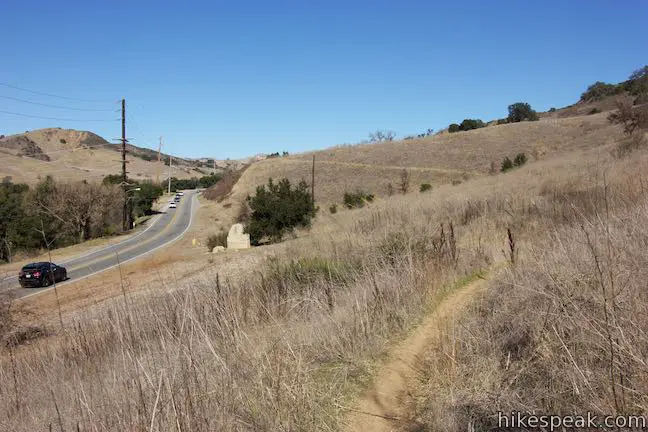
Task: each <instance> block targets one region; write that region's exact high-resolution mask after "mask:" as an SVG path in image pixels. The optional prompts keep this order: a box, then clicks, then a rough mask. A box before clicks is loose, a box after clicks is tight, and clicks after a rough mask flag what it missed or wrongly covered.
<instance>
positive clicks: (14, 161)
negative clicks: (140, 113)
mask: <svg viewBox="0 0 648 432" xmlns="http://www.w3.org/2000/svg"><path fill="white" fill-rule="evenodd" d="M120 151H121V147H120V146H119V145H117V144H111V143H109V142H108V141H106V140H105V139H104V138H102V137H100V136H98V135H96V134H94V133H92V132H87V131H77V130H73V129H60V128H48V129H39V130H34V131H29V132H25V133H24V134H17V135H9V136H6V137H2V138H0V160H2V164H1V165H0V178H5V177H10V178H11V180H12V181H13V182H14V183H27V184H34V183H36V182H37V181H38V178H39V176H40V177H43V176H46V175H52V176H53V177H54V178H56V179H61V180H82V179H97V180H101V179H102V178H103V177H105V176H106V175H108V174H116V173H119V172H120V170H121V162H120V154H119V152H120ZM128 151H129V154H128V156H127V160H128V171H129V176H130V177H132V178H134V179H136V180H147V179H148V180H155V179H156V178H158V176H159V178H160V179H164V178H165V177H166V176H167V173H168V167H167V166H164V165H162V164H160V163H158V162H157V152H155V151H153V150H150V149H146V148H141V147H137V146H133V145H130V144H129V145H128ZM146 159H151V160H150V161H149V160H146ZM173 165H174V166H173V167H172V169H173V172H172V176H174V177H177V178H180V179H184V178H191V177H200V176H202V175H205V174H208V173H211V172H212V171H213V170H210V169H208V168H198V167H196V164H195V163H193V162H191V161H189V160H185V159H181V158H175V157H174V159H173ZM198 170H200V171H198Z"/></svg>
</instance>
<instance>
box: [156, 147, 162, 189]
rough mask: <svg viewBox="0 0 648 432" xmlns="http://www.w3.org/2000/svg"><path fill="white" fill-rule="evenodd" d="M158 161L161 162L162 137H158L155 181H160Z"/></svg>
mask: <svg viewBox="0 0 648 432" xmlns="http://www.w3.org/2000/svg"><path fill="white" fill-rule="evenodd" d="M160 162H162V137H160V145H158V166H157V175H156V177H155V183H158V184H159V183H160Z"/></svg>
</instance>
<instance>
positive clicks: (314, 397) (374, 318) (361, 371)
mask: <svg viewBox="0 0 648 432" xmlns="http://www.w3.org/2000/svg"><path fill="white" fill-rule="evenodd" d="M358 215H359V216H360V217H359V218H348V219H346V220H344V219H342V220H341V221H340V223H341V224H342V225H343V226H344V227H345V230H344V231H343V234H341V235H338V236H336V237H333V236H329V235H328V234H327V232H326V231H324V230H323V231H321V232H320V234H319V235H317V231H316V232H315V234H314V235H313V236H312V237H311V238H306V239H298V241H296V242H294V243H292V244H291V243H288V244H287V245H286V246H287V247H286V248H284V249H283V250H278V251H277V254H276V256H275V257H274V258H272V259H270V260H269V261H268V262H267V263H266V265H265V266H264V267H263V268H262V269H260V270H259V272H258V273H257V274H256V275H253V276H251V277H249V278H247V279H245V280H243V281H240V282H236V283H234V282H229V281H227V280H222V278H221V277H220V276H219V274H218V273H216V271H208V270H205V274H204V278H203V280H202V281H201V282H198V283H193V284H185V283H183V282H182V281H174V282H172V283H170V284H169V285H170V286H169V287H168V290H166V292H161V291H162V290H161V291H160V292H157V293H155V292H153V293H148V294H146V295H141V296H137V295H133V294H130V293H127V292H126V291H125V292H124V295H123V296H121V297H118V298H116V299H114V300H113V301H112V302H111V303H110V304H109V305H105V306H104V307H103V308H101V309H94V310H91V311H88V312H85V313H80V314H77V315H76V316H70V317H66V319H65V320H64V322H65V328H64V329H63V330H60V329H52V330H53V331H56V332H57V334H56V335H55V336H52V337H50V338H48V339H45V340H42V341H40V342H35V343H33V344H31V345H26V346H18V347H13V346H11V347H10V349H5V350H4V351H3V352H2V355H1V356H0V402H1V403H0V430H12V431H35V430H48V429H49V428H50V427H51V428H52V429H53V430H77V428H78V430H82V431H85V430H115V431H124V430H129V431H139V430H142V431H144V430H147V431H148V430H160V431H167V430H182V431H213V430H335V429H337V428H338V427H339V421H340V418H341V413H342V412H343V409H344V408H343V407H345V406H347V405H349V404H350V403H351V402H350V397H351V396H353V394H354V392H355V391H356V390H357V389H358V388H359V387H360V386H362V385H363V382H365V381H366V379H367V378H368V376H369V374H370V371H371V367H372V364H373V361H375V360H376V359H377V358H379V357H380V355H381V354H382V353H383V352H384V350H385V348H386V347H387V346H388V344H389V341H390V340H391V339H392V338H394V337H395V336H397V335H398V334H400V333H402V332H404V331H406V330H407V329H409V328H410V327H411V326H412V325H413V324H414V323H415V322H416V320H417V319H418V318H419V317H420V316H421V315H422V314H423V312H424V310H425V308H426V307H427V305H428V303H429V301H430V299H432V298H433V297H434V296H435V295H436V294H437V292H438V290H439V289H441V288H443V287H444V286H445V285H446V284H449V283H450V282H451V281H452V280H454V279H455V277H456V276H457V275H463V274H465V273H470V272H472V271H474V270H475V269H477V268H480V267H482V266H483V265H485V262H486V261H487V257H486V254H485V253H482V252H478V251H476V250H471V249H470V248H468V247H465V246H463V243H462V242H463V239H464V236H465V235H466V233H468V232H469V231H468V230H467V228H466V227H464V226H460V225H461V224H460V223H458V222H453V221H452V220H451V219H450V218H449V217H448V214H447V213H446V211H445V210H444V209H437V208H436V207H435V206H434V205H433V203H432V202H430V203H428V205H427V206H424V207H421V208H419V209H402V208H401V209H400V210H399V209H398V208H397V207H394V208H392V209H391V210H390V211H382V210H379V209H372V210H371V211H368V212H359V213H358ZM450 222H453V224H452V227H451V225H450ZM441 223H443V227H442V226H441Z"/></svg>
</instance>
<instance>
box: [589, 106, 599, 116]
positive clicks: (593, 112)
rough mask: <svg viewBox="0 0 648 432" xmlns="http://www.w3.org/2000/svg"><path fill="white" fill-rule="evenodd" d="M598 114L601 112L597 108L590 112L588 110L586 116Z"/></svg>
mask: <svg viewBox="0 0 648 432" xmlns="http://www.w3.org/2000/svg"><path fill="white" fill-rule="evenodd" d="M600 112H601V110H600V109H598V108H592V109H591V110H589V112H588V113H587V115H592V114H598V113H600Z"/></svg>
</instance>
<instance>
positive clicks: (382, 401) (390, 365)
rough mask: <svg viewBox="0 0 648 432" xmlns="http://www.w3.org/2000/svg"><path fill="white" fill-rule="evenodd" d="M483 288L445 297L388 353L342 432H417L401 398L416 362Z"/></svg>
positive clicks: (470, 286)
mask: <svg viewBox="0 0 648 432" xmlns="http://www.w3.org/2000/svg"><path fill="white" fill-rule="evenodd" d="M485 286H486V281H485V280H483V279H477V280H476V281H473V282H471V283H469V284H467V285H465V286H463V287H461V288H458V289H457V290H455V291H454V292H452V293H451V294H449V295H448V296H447V297H446V298H445V299H443V300H442V301H441V303H439V305H438V306H437V307H436V308H435V310H434V312H432V313H431V314H429V315H428V316H427V317H426V318H425V319H424V320H423V322H422V323H421V324H420V325H419V326H418V327H417V328H416V330H414V332H413V333H412V334H411V335H410V336H409V337H407V339H405V340H403V341H402V342H400V343H399V344H398V345H397V346H395V347H394V348H393V349H392V350H391V351H390V353H389V355H388V358H387V360H386V363H385V364H384V365H383V366H382V367H381V368H380V371H379V372H378V374H377V375H376V376H375V377H374V380H373V383H372V384H371V386H370V387H369V388H368V389H367V390H366V391H365V393H364V395H363V396H362V398H361V399H360V400H358V401H357V403H356V405H355V407H354V408H353V410H352V411H351V412H350V413H349V415H348V417H347V419H346V421H345V424H346V428H345V430H346V431H348V432H364V431H369V432H390V431H416V430H419V427H417V425H416V424H412V423H411V422H408V420H407V416H406V412H405V410H404V405H405V403H404V397H406V396H407V395H408V389H409V388H410V387H409V386H410V384H411V383H412V380H413V378H414V377H415V374H416V370H417V366H418V364H419V362H418V361H417V360H418V359H419V358H420V356H421V355H422V354H423V353H424V352H425V351H426V350H427V349H428V347H430V346H431V345H432V344H434V343H437V341H438V340H439V336H440V334H441V331H442V330H441V329H443V327H444V323H445V322H446V321H447V320H448V319H452V318H453V317H454V316H455V315H456V314H458V313H460V312H461V310H462V309H463V308H464V307H465V306H466V305H467V304H468V301H469V300H470V298H471V297H472V296H473V295H474V294H476V293H477V292H478V291H479V290H481V289H483V288H484V287H485Z"/></svg>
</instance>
